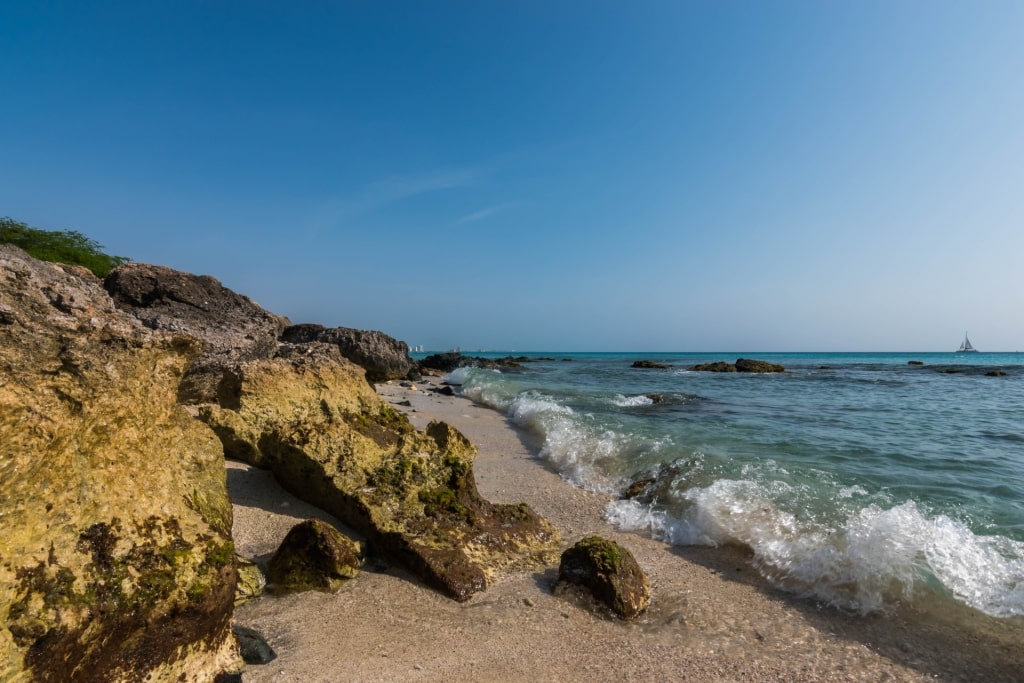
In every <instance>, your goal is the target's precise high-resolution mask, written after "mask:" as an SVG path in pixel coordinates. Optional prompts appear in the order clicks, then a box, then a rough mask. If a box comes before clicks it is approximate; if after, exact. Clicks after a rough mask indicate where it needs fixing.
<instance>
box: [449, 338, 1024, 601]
mask: <svg viewBox="0 0 1024 683" xmlns="http://www.w3.org/2000/svg"><path fill="white" fill-rule="evenodd" d="M552 355H554V356H555V358H556V360H552V361H542V362H537V363H529V364H526V365H525V366H524V367H523V369H521V370H510V371H505V372H502V373H498V372H495V371H491V370H481V369H462V370H459V371H456V373H455V374H454V375H453V376H452V377H451V379H452V381H455V382H460V383H462V392H463V394H464V395H466V396H468V397H470V398H471V399H473V400H474V401H477V402H479V403H481V404H484V405H487V406H490V407H492V408H494V409H497V410H500V411H502V412H504V413H507V414H508V415H509V416H510V417H511V419H512V420H513V421H515V422H516V423H517V424H519V425H520V426H521V427H523V428H524V429H526V430H527V432H528V433H529V434H530V435H532V437H533V438H534V439H536V445H537V448H538V451H539V453H540V456H541V457H542V458H545V459H546V460H548V461H549V462H550V463H551V464H552V465H553V466H554V467H556V468H557V469H558V470H559V471H560V472H561V473H562V474H563V476H564V477H566V478H567V479H568V480H570V481H572V482H573V483H575V484H577V485H579V486H583V487H586V488H590V489H594V490H600V491H605V492H609V493H618V492H619V491H621V490H623V489H624V488H625V487H626V486H627V485H629V483H630V482H632V481H634V480H636V479H637V478H644V477H647V478H654V479H655V480H656V481H655V482H654V483H652V484H651V485H649V486H648V487H647V489H646V491H645V492H644V493H643V494H641V495H640V497H639V498H634V499H629V500H619V501H616V502H613V503H611V504H610V505H609V507H608V510H607V517H608V520H609V521H610V522H611V523H613V524H616V525H618V526H620V527H622V528H626V529H633V530H638V531H643V532H646V533H650V534H653V535H654V536H656V537H659V538H663V539H665V540H667V541H668V542H670V543H676V544H708V545H718V544H726V543H731V544H740V545H743V546H746V547H748V548H750V549H751V550H752V551H753V557H754V563H755V566H757V567H758V568H759V570H760V571H761V572H762V573H763V574H764V575H765V576H766V577H767V578H769V579H770V580H771V581H773V582H774V583H775V584H776V585H778V586H781V587H783V588H785V589H787V590H791V591H794V592H797V593H799V594H803V595H807V596H810V597H813V598H815V599H818V600H821V601H824V602H827V603H830V604H833V605H836V606H839V607H842V608H846V609H852V610H857V611H863V612H868V611H874V610H878V609H884V608H886V607H887V606H889V605H892V604H894V603H896V602H899V601H912V600H920V599H934V598H940V599H953V600H958V601H961V602H964V603H966V604H968V605H970V606H972V607H974V608H976V609H979V610H981V611H983V612H985V613H988V614H991V615H995V616H1012V615H1021V614H1024V467H1022V465H1024V354H1015V353H1014V354H990V353H978V354H954V353H945V354H903V353H873V354H860V353H828V354H815V353H792V354H735V353H733V354H726V353H711V354H552ZM741 356H743V357H748V358H758V359H761V360H767V361H770V362H773V363H778V364H782V365H783V366H785V368H786V372H784V373H779V374H763V375H755V374H747V373H728V374H726V373H705V372H693V371H689V370H687V369H686V368H688V367H689V366H691V365H694V364H697V363H705V362H712V361H719V360H725V361H729V362H732V361H734V360H735V359H736V358H737V357H741ZM639 358H645V359H650V360H653V361H657V362H659V363H664V364H669V365H671V366H672V367H671V368H670V369H653V370H652V369H636V368H632V367H630V366H631V363H632V362H633V361H634V360H637V359H639ZM911 360H914V361H920V362H922V363H923V365H909V364H908V363H909V361H911ZM995 372H1001V373H1005V374H1003V375H1002V376H989V375H988V374H987V373H995Z"/></svg>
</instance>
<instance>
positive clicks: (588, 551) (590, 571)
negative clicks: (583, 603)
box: [555, 536, 651, 619]
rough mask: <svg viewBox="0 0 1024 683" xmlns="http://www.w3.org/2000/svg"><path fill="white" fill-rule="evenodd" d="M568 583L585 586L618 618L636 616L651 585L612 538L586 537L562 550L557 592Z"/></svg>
mask: <svg viewBox="0 0 1024 683" xmlns="http://www.w3.org/2000/svg"><path fill="white" fill-rule="evenodd" d="M570 586H580V587H583V588H585V589H587V590H588V591H589V592H590V594H591V595H592V596H593V597H594V599H595V600H597V601H598V602H600V603H601V604H603V605H605V606H606V607H608V608H609V609H610V610H611V611H612V612H613V613H614V614H615V615H616V616H618V617H620V618H622V619H635V618H637V617H638V616H640V615H641V614H642V613H643V612H644V610H646V609H647V606H648V605H649V604H650V601H651V586H650V582H649V581H648V579H647V575H646V574H644V572H643V570H642V569H641V568H640V565H638V564H637V563H636V559H634V557H633V553H631V552H629V550H627V549H626V548H623V547H622V546H621V545H619V544H618V543H616V542H615V541H609V540H607V539H604V538H601V537H599V536H589V537H587V538H584V539H583V540H581V541H579V542H578V543H577V544H576V545H574V546H573V547H571V548H569V549H568V550H566V551H565V552H564V553H562V562H561V564H560V566H559V568H558V582H557V584H556V586H555V590H556V592H558V593H562V592H565V591H566V590H569V587H570Z"/></svg>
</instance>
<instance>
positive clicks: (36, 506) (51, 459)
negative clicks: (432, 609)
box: [0, 245, 240, 682]
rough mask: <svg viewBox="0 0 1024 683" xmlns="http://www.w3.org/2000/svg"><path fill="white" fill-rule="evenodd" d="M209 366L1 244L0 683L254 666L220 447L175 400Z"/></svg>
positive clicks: (98, 294)
mask: <svg viewBox="0 0 1024 683" xmlns="http://www.w3.org/2000/svg"><path fill="white" fill-rule="evenodd" d="M200 352H201V347H200V346H199V344H198V343H197V342H195V341H194V340H192V339H189V338H186V337H182V336H177V335H172V334H165V333H159V332H153V331H151V330H149V329H146V328H145V327H143V326H142V325H140V324H139V323H138V322H137V321H136V320H135V319H134V318H132V317H131V316H129V315H126V314H125V313H123V312H121V311H119V310H118V309H116V308H115V306H114V305H113V302H112V301H111V299H110V297H109V296H108V295H107V293H106V292H105V291H104V290H103V288H102V286H101V284H100V281H99V280H97V279H95V278H93V277H92V276H91V275H86V274H84V273H82V272H81V270H80V269H75V268H71V267H61V266H58V265H55V264H50V263H43V262H40V261H36V260H34V259H32V258H30V257H29V256H27V255H26V254H25V253H24V252H22V251H21V250H19V249H17V248H15V247H12V246H10V245H0V539H2V541H0V680H3V681H115V682H116V681H141V680H147V681H196V682H198V681H210V680H212V679H213V678H214V677H215V676H216V675H217V674H218V673H219V672H222V671H225V670H226V669H229V670H233V669H235V668H236V667H237V666H239V665H240V662H239V661H238V659H237V654H236V650H235V644H234V639H233V638H232V636H231V630H230V617H231V610H232V603H233V597H234V586H235V572H234V567H233V563H232V550H233V549H232V544H231V539H230V528H231V506H230V501H229V500H228V498H227V489H226V485H225V470H224V466H223V456H222V451H221V446H220V444H219V442H218V440H217V438H216V436H215V435H214V434H213V433H212V432H211V431H210V430H209V429H208V428H206V427H205V426H204V425H202V424H200V423H197V422H196V421H195V420H193V419H192V418H191V417H190V416H189V415H188V413H187V412H186V411H185V410H184V409H183V408H181V407H180V406H178V405H177V401H176V391H177V388H178V383H179V380H180V378H181V376H182V373H183V372H184V370H185V368H186V366H187V365H188V364H189V362H190V361H191V360H192V358H194V357H195V356H196V355H198V354H199V353H200Z"/></svg>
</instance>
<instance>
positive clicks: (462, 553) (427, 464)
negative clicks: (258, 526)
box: [199, 342, 558, 600]
mask: <svg viewBox="0 0 1024 683" xmlns="http://www.w3.org/2000/svg"><path fill="white" fill-rule="evenodd" d="M199 416H200V418H201V419H203V420H204V421H206V422H207V424H209V425H210V426H211V427H213V429H214V431H215V432H216V433H217V434H218V435H219V436H220V437H221V440H222V442H223V443H224V449H225V453H226V454H227V455H228V456H229V457H233V458H237V459H239V460H243V461H245V462H248V463H250V464H253V465H256V466H258V467H263V468H268V469H270V470H272V471H273V472H274V475H275V478H276V479H277V480H278V481H279V482H280V483H281V484H282V485H283V486H284V487H285V488H287V489H288V490H290V491H291V492H292V493H294V494H295V495H296V496H298V497H300V498H302V499H303V500H306V501H307V502H310V503H312V504H314V505H317V506H318V507H320V508H322V509H324V510H326V511H328V512H330V513H331V514H333V515H334V516H336V517H337V518H338V519H340V520H341V521H342V522H343V523H345V524H346V525H348V526H350V527H352V528H353V529H354V530H355V531H357V532H358V533H360V534H361V535H362V536H363V537H364V538H366V541H367V544H368V548H367V549H368V551H369V552H371V553H378V554H382V555H386V556H389V557H390V558H392V559H393V560H394V561H396V562H397V563H399V564H401V565H403V566H404V567H405V568H407V569H409V570H410V571H412V572H413V573H414V574H416V575H417V576H419V577H421V578H422V579H423V580H424V581H425V582H426V583H427V584H429V585H430V586H433V587H434V588H436V589H438V590H440V591H441V592H443V593H444V594H446V595H448V596H450V597H452V598H455V599H456V600H465V599H468V598H469V596H470V595H472V594H473V593H475V592H477V591H480V590H483V589H484V588H485V587H486V585H487V583H488V581H489V580H490V578H489V577H491V576H492V575H493V574H494V573H495V572H496V571H498V570H499V569H501V568H502V567H506V566H510V565H516V564H519V565H524V566H536V565H537V564H538V563H542V562H544V561H545V559H546V556H547V554H549V553H550V552H552V551H553V549H554V548H555V547H556V546H557V543H558V534H557V532H556V531H555V530H554V529H553V528H552V527H551V526H550V525H549V524H548V523H547V522H546V521H544V520H543V519H542V518H540V517H539V516H538V515H537V514H536V513H534V512H533V510H531V509H530V508H529V507H528V506H526V505H494V504H492V503H489V502H488V501H486V500H484V499H483V498H482V497H481V496H480V494H479V493H478V492H477V489H476V483H475V481H474V478H473V469H472V463H473V458H474V457H475V455H476V449H475V448H474V447H473V445H472V444H470V443H469V441H468V440H466V438H465V437H464V436H462V434H460V433H459V432H458V431H456V430H455V429H453V428H452V427H450V426H449V425H447V424H444V423H441V422H434V423H431V424H430V425H429V426H428V427H427V429H426V430H425V431H423V432H418V431H416V429H415V428H414V427H413V426H412V424H411V423H410V422H409V421H408V419H407V418H406V417H405V416H404V415H402V414H401V413H399V412H398V411H396V410H395V409H394V408H393V407H392V406H391V405H390V404H388V403H387V402H386V401H384V400H383V399H381V398H380V397H379V396H377V394H376V393H374V391H373V389H372V387H371V386H370V385H369V384H367V383H366V381H365V379H364V378H363V371H362V369H361V368H359V367H357V366H356V365H354V364H353V363H351V362H350V361H348V360H346V359H344V358H342V357H341V355H340V353H339V352H338V349H337V347H335V346H334V345H328V344H323V343H317V342H313V343H309V344H282V347H281V350H280V352H279V353H278V357H276V358H273V359H270V360H259V361H252V362H249V363H244V364H242V365H240V366H239V385H238V396H237V401H236V402H233V403H230V404H226V405H213V404H211V405H204V406H202V407H201V408H200V410H199Z"/></svg>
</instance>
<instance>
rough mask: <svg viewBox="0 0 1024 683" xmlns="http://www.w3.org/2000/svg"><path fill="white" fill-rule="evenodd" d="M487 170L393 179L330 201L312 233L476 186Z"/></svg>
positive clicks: (317, 214) (320, 210) (319, 211)
mask: <svg viewBox="0 0 1024 683" xmlns="http://www.w3.org/2000/svg"><path fill="white" fill-rule="evenodd" d="M487 173H488V171H487V169H486V168H485V167H478V168H462V169H443V170H436V171H432V172H429V173H422V174H419V175H413V176H393V177H390V178H385V179H382V180H376V181H373V182H370V183H367V184H365V185H363V186H362V187H360V188H358V189H356V190H355V191H353V192H350V193H347V194H339V195H337V196H335V197H333V198H330V199H327V200H326V201H324V202H323V203H322V204H320V206H319V207H317V209H316V211H315V215H314V216H313V219H312V221H311V223H312V233H313V234H314V235H315V234H316V233H320V232H322V231H323V230H329V229H331V228H333V227H335V226H337V225H338V224H339V223H342V222H343V221H344V220H346V219H349V218H353V217H356V216H361V215H364V214H367V213H371V212H373V211H376V210H378V209H383V208H386V207H388V206H390V205H392V204H397V203H399V202H402V201H404V200H406V199H411V198H413V197H418V196H420V195H425V194H430V193H433V192H442V191H445V190H455V189H459V188H466V187H473V186H475V185H478V184H479V183H481V182H482V181H483V180H484V179H485V178H486V176H487Z"/></svg>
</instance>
